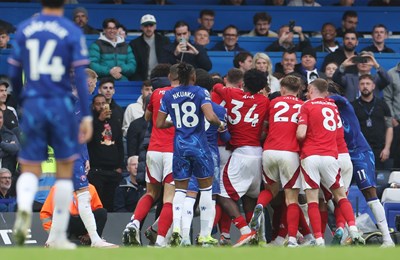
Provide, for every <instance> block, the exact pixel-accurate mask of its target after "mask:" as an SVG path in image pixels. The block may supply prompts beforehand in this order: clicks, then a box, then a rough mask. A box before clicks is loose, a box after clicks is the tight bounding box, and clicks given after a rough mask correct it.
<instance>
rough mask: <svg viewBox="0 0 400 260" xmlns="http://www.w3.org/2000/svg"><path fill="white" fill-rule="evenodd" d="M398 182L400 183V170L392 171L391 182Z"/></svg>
mask: <svg viewBox="0 0 400 260" xmlns="http://www.w3.org/2000/svg"><path fill="white" fill-rule="evenodd" d="M391 183H398V184H400V171H392V172H391V173H390V176H389V184H391Z"/></svg>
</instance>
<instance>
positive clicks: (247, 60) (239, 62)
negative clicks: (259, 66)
mask: <svg viewBox="0 0 400 260" xmlns="http://www.w3.org/2000/svg"><path fill="white" fill-rule="evenodd" d="M233 66H234V67H235V68H237V69H240V70H241V71H242V72H243V73H245V72H246V71H248V70H250V69H251V68H252V66H253V55H252V54H251V53H250V52H247V51H242V52H239V53H238V54H236V56H235V58H234V59H233Z"/></svg>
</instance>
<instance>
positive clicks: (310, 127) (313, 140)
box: [299, 98, 340, 159]
mask: <svg viewBox="0 0 400 260" xmlns="http://www.w3.org/2000/svg"><path fill="white" fill-rule="evenodd" d="M338 119H339V120H340V118H339V115H338V112H337V106H336V104H335V103H333V102H331V101H330V100H329V99H326V98H316V99H313V100H308V101H307V102H305V103H304V104H303V105H302V106H301V108H300V116H299V125H301V124H305V125H307V133H306V138H305V140H304V141H303V144H302V147H301V158H302V159H303V158H306V157H308V156H310V155H323V156H333V157H335V158H337V156H338V149H337V142H336V132H337V131H336V130H337V122H338Z"/></svg>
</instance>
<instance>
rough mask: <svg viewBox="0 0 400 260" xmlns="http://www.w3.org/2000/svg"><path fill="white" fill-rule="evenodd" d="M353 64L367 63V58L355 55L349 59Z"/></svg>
mask: <svg viewBox="0 0 400 260" xmlns="http://www.w3.org/2000/svg"><path fill="white" fill-rule="evenodd" d="M351 61H352V62H353V63H368V61H369V57H364V56H360V55H357V56H355V57H353V58H352V59H351Z"/></svg>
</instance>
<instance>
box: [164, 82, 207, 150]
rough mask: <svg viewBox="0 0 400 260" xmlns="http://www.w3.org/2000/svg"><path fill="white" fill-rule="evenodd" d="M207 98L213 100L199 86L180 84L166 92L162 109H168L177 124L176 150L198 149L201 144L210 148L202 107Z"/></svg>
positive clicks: (175, 124)
mask: <svg viewBox="0 0 400 260" xmlns="http://www.w3.org/2000/svg"><path fill="white" fill-rule="evenodd" d="M205 100H206V101H207V102H206V103H210V102H211V99H210V94H209V93H208V91H207V90H205V89H204V88H201V87H199V86H178V87H175V88H173V89H171V90H169V91H167V92H166V93H165V95H164V98H163V104H164V105H165V107H164V108H162V109H166V110H167V111H168V113H169V115H170V116H171V119H172V122H173V123H174V126H175V139H174V152H177V150H180V152H182V151H183V150H185V149H188V150H193V149H194V150H196V149H197V148H198V147H201V146H207V149H208V145H207V136H206V132H205V122H204V120H205V117H204V113H203V111H202V109H201V107H202V105H203V104H205ZM162 106H163V105H162Z"/></svg>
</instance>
